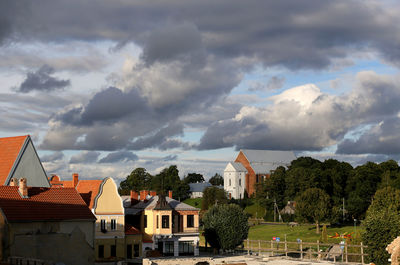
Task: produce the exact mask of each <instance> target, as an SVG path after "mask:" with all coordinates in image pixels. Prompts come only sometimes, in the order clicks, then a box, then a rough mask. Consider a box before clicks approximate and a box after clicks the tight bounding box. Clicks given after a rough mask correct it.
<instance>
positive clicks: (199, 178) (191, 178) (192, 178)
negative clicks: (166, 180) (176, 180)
mask: <svg viewBox="0 0 400 265" xmlns="http://www.w3.org/2000/svg"><path fill="white" fill-rule="evenodd" d="M183 180H184V181H185V182H186V183H188V184H189V183H201V182H204V177H203V175H202V174H198V173H189V174H188V175H187V176H186V177H185V178H184V179H183Z"/></svg>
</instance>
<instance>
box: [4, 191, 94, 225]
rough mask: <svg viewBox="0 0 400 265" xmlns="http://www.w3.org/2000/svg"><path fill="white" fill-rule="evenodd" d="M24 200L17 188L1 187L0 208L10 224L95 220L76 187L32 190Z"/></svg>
mask: <svg viewBox="0 0 400 265" xmlns="http://www.w3.org/2000/svg"><path fill="white" fill-rule="evenodd" d="M28 196H29V197H28V198H22V197H21V195H20V193H19V192H18V187H10V186H0V208H1V210H2V211H3V213H4V215H5V216H6V218H7V220H8V221H9V222H13V221H45V220H47V221H57V220H58V221H61V220H95V219H96V217H95V216H94V215H93V213H92V212H91V211H90V209H89V208H88V207H87V205H86V203H85V202H84V201H83V199H82V198H81V196H80V195H79V194H78V192H77V191H76V190H75V189H74V188H63V189H60V188H40V187H29V188H28Z"/></svg>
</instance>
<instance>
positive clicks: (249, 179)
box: [235, 151, 256, 196]
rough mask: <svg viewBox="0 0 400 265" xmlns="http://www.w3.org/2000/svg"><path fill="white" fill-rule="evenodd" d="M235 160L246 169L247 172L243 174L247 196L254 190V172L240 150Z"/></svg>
mask: <svg viewBox="0 0 400 265" xmlns="http://www.w3.org/2000/svg"><path fill="white" fill-rule="evenodd" d="M235 162H239V163H241V164H242V165H243V166H244V167H245V168H246V169H247V174H246V176H245V179H246V181H245V182H246V190H247V193H248V194H249V196H251V195H252V194H254V192H255V184H256V174H255V172H254V170H253V168H252V167H251V166H250V162H249V161H248V160H247V158H246V156H245V155H244V154H243V152H242V151H240V152H239V154H238V156H237V157H236V160H235Z"/></svg>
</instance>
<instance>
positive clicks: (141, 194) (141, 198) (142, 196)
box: [140, 190, 145, 201]
mask: <svg viewBox="0 0 400 265" xmlns="http://www.w3.org/2000/svg"><path fill="white" fill-rule="evenodd" d="M144 197H145V196H144V190H141V191H140V200H141V201H144V199H145V198H144Z"/></svg>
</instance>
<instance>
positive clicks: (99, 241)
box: [95, 238, 125, 261]
mask: <svg viewBox="0 0 400 265" xmlns="http://www.w3.org/2000/svg"><path fill="white" fill-rule="evenodd" d="M113 245H116V254H117V256H116V257H115V256H111V246H113ZM99 246H103V247H104V257H99ZM95 255H96V261H107V260H108V261H113V260H122V259H125V238H96V243H95Z"/></svg>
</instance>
